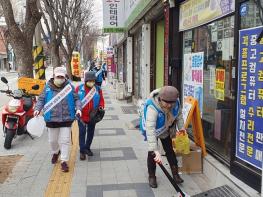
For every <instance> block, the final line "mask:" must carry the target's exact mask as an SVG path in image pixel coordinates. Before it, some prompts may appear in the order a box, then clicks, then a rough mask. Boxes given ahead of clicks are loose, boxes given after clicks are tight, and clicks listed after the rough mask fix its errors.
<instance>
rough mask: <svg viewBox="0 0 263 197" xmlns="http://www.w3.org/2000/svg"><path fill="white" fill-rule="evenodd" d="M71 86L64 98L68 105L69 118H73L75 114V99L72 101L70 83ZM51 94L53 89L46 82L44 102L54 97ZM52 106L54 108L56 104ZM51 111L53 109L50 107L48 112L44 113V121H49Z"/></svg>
mask: <svg viewBox="0 0 263 197" xmlns="http://www.w3.org/2000/svg"><path fill="white" fill-rule="evenodd" d="M66 85H67V84H66ZM70 85H71V84H70ZM71 87H72V90H71V92H70V93H69V94H68V95H67V96H66V98H64V99H67V102H68V107H69V112H70V119H71V120H74V119H75V114H76V110H75V101H74V87H73V86H72V85H71ZM53 94H54V91H53V90H52V89H51V88H50V87H49V85H48V84H46V86H45V95H46V96H45V104H46V103H48V102H49V101H50V100H51V99H52V98H53V97H54V96H53ZM62 101H63V100H62ZM62 101H61V102H62ZM54 108H56V106H55V107H54ZM52 111H53V110H52V109H51V110H50V111H49V112H47V113H45V114H44V119H45V121H46V122H49V121H51V113H52Z"/></svg>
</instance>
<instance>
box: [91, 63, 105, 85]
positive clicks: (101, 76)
mask: <svg viewBox="0 0 263 197" xmlns="http://www.w3.org/2000/svg"><path fill="white" fill-rule="evenodd" d="M92 71H93V72H96V76H97V79H96V82H98V83H102V81H103V80H105V70H104V69H103V68H102V67H101V68H100V69H99V68H97V67H94V68H93V69H92Z"/></svg>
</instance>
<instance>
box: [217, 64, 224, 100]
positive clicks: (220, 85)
mask: <svg viewBox="0 0 263 197" xmlns="http://www.w3.org/2000/svg"><path fill="white" fill-rule="evenodd" d="M215 77H216V80H215V81H216V87H215V98H216V99H218V100H221V101H224V100H225V79H226V71H225V69H216V75H215Z"/></svg>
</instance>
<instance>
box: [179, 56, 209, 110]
mask: <svg viewBox="0 0 263 197" xmlns="http://www.w3.org/2000/svg"><path fill="white" fill-rule="evenodd" d="M203 68H204V52H200V53H189V54H185V55H184V88H183V89H184V92H183V94H184V99H185V98H186V97H187V96H192V97H194V98H195V99H197V100H198V105H199V109H200V112H201V115H202V112H203Z"/></svg>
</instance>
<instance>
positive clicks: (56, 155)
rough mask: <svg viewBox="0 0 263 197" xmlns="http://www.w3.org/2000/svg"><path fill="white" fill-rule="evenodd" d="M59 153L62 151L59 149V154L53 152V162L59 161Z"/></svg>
mask: <svg viewBox="0 0 263 197" xmlns="http://www.w3.org/2000/svg"><path fill="white" fill-rule="evenodd" d="M59 155H60V151H58V153H57V154H53V156H52V159H51V163H52V164H55V163H57V161H58V157H59Z"/></svg>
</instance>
